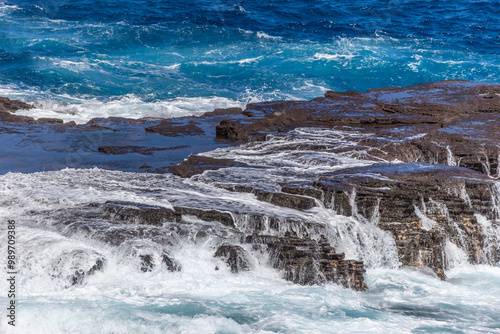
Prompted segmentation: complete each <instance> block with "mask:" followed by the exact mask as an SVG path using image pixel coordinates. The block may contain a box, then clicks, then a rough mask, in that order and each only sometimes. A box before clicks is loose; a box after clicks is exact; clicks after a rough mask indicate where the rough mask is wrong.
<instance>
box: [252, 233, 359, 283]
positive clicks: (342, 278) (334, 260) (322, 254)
mask: <svg viewBox="0 0 500 334" xmlns="http://www.w3.org/2000/svg"><path fill="white" fill-rule="evenodd" d="M245 241H246V242H249V243H253V244H265V245H266V246H267V250H268V251H269V253H270V254H271V264H272V266H273V267H274V268H277V269H281V270H283V271H284V273H285V279H286V280H288V281H292V282H294V283H297V284H302V285H312V284H325V283H328V282H334V283H337V284H340V285H342V286H344V287H346V288H352V289H355V290H358V291H363V290H366V288H367V287H366V284H365V283H364V276H363V273H364V272H365V269H364V268H363V263H362V262H359V261H354V260H345V259H344V254H338V253H335V250H334V249H333V247H331V245H330V244H329V243H328V241H327V240H326V239H324V238H321V239H320V240H319V241H316V240H312V239H307V238H306V239H300V238H297V237H293V236H290V235H288V236H285V237H282V238H281V237H271V236H248V237H247V238H246V240H245Z"/></svg>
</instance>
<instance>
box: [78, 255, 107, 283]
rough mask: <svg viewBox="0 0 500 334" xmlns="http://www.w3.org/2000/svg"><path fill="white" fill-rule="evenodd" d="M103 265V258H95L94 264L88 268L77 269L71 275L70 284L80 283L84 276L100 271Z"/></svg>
mask: <svg viewBox="0 0 500 334" xmlns="http://www.w3.org/2000/svg"><path fill="white" fill-rule="evenodd" d="M103 267H104V259H103V258H99V259H97V260H96V262H95V264H94V265H93V266H92V267H91V268H90V269H88V270H85V269H77V270H76V271H75V273H74V274H73V276H72V277H71V278H70V281H71V284H72V285H76V284H82V283H83V280H84V279H85V277H87V276H89V275H93V274H94V273H95V272H96V271H101V270H102V269H103Z"/></svg>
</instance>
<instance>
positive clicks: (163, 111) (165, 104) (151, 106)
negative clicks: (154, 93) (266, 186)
mask: <svg viewBox="0 0 500 334" xmlns="http://www.w3.org/2000/svg"><path fill="white" fill-rule="evenodd" d="M5 95H8V94H5ZM11 96H12V95H11ZM14 97H15V96H14ZM63 98H64V99H60V100H59V99H58V100H54V99H36V100H35V101H34V102H31V103H32V104H33V105H34V106H35V108H34V109H30V110H21V111H18V112H16V114H18V115H24V116H30V117H33V118H35V119H38V118H41V117H54V118H60V119H62V120H64V121H65V122H68V121H75V122H76V123H79V124H81V123H86V122H88V121H89V120H90V119H92V118H95V117H111V116H113V117H126V118H143V117H155V118H172V117H182V116H191V115H201V114H203V113H205V112H208V111H213V110H214V109H216V108H229V107H244V106H245V103H244V102H240V101H236V100H232V99H228V98H224V97H216V96H214V97H191V98H189V97H177V98H174V99H170V100H163V101H157V102H146V101H144V100H143V99H142V98H140V97H138V96H136V95H134V94H128V95H125V96H122V97H120V98H116V99H110V100H108V101H101V100H98V99H96V98H88V99H85V98H74V97H69V96H64V97H63ZM24 100H26V101H27V102H28V103H30V100H29V99H24Z"/></svg>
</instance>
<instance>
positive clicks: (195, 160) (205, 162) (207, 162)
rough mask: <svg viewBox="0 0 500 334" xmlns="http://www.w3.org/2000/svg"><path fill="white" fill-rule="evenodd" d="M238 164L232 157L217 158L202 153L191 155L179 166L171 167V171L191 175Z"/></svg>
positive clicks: (184, 175) (179, 174)
mask: <svg viewBox="0 0 500 334" xmlns="http://www.w3.org/2000/svg"><path fill="white" fill-rule="evenodd" d="M234 165H236V161H234V160H231V159H215V158H211V157H204V156H202V155H190V156H189V158H187V159H186V160H184V161H183V162H182V163H180V164H179V165H177V166H173V167H171V168H170V171H171V172H172V173H173V174H175V175H177V176H180V177H191V176H193V175H196V174H201V173H203V172H204V171H206V170H217V169H220V168H224V167H231V166H234Z"/></svg>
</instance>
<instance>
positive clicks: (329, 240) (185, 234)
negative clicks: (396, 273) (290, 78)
mask: <svg viewBox="0 0 500 334" xmlns="http://www.w3.org/2000/svg"><path fill="white" fill-rule="evenodd" d="M28 107H29V106H27V105H24V104H22V103H16V102H13V101H10V100H0V121H2V131H3V133H4V134H6V133H9V134H12V136H19V137H22V136H24V135H25V133H24V132H23V130H22V126H21V125H23V124H24V125H25V124H30V126H33V127H34V128H31V129H34V130H33V131H35V132H36V131H42V130H40V129H42V125H41V124H38V123H37V122H39V123H42V122H43V123H44V124H43V129H50V131H54V132H57V133H58V134H61V136H62V137H63V138H72V139H74V138H75V136H76V137H77V138H80V137H78V136H81V135H82V134H86V135H87V134H89V133H93V134H100V135H102V136H103V140H102V142H104V141H106V145H102V142H100V143H93V144H92V145H88V146H89V150H88V152H89V157H90V158H91V159H90V161H91V163H93V165H96V166H101V167H103V168H112V169H127V170H131V171H139V172H142V171H149V172H158V173H165V172H171V173H173V174H175V175H176V176H178V177H177V178H176V177H174V176H171V175H170V176H171V177H172V179H169V180H170V181H169V182H172V184H174V183H175V184H176V185H177V186H178V188H175V189H173V190H171V191H170V190H169V192H168V194H166V195H161V196H165V198H164V200H165V201H166V202H169V203H171V204H172V205H171V206H170V207H168V206H156V205H146V204H141V203H133V202H119V201H108V202H106V203H95V204H91V205H89V206H85V207H78V208H72V209H68V210H69V211H68V210H67V211H64V212H60V213H58V214H56V213H54V212H52V213H50V215H51V216H53V217H56V218H54V219H55V222H54V226H55V227H57V228H59V229H60V230H61V231H63V233H66V234H70V233H73V232H75V231H78V233H83V234H86V235H89V236H90V237H92V238H95V239H97V240H99V241H101V242H105V243H108V244H110V245H113V246H115V247H122V248H124V247H125V248H126V247H129V246H128V245H129V244H130V243H131V242H132V241H133V240H139V239H140V240H148V241H152V242H153V243H154V245H155V247H157V248H155V249H154V250H152V249H149V250H141V251H140V252H137V251H136V252H135V253H134V251H130V252H129V253H130V254H131V256H132V257H135V258H136V259H137V261H138V262H139V264H138V268H139V270H141V271H144V272H147V271H151V270H154V268H155V266H156V265H158V263H156V262H158V259H162V260H161V261H160V262H162V265H164V266H166V267H167V269H168V270H170V271H176V270H181V264H180V263H178V262H177V260H176V259H174V258H173V257H171V255H170V254H171V253H170V251H171V249H172V247H176V246H178V245H179V244H181V242H180V240H191V241H193V242H196V240H199V239H204V238H213V240H215V242H216V244H217V245H218V246H216V249H214V256H215V257H217V258H221V259H223V261H224V262H225V263H226V264H227V265H228V266H229V268H230V270H231V271H232V272H234V273H237V272H240V271H242V270H243V271H244V270H251V266H250V265H249V257H250V256H253V255H252V254H250V253H248V252H247V251H245V249H244V248H243V247H242V245H243V244H247V246H244V247H245V248H247V247H249V246H248V244H250V245H252V247H253V248H252V249H253V250H254V251H256V252H265V253H267V254H268V256H269V259H270V263H269V265H270V266H272V267H274V268H276V269H279V270H282V272H283V277H284V278H285V279H287V280H290V281H292V282H294V283H298V284H325V283H328V282H334V283H337V284H340V285H342V286H344V287H348V288H353V289H356V290H365V289H366V285H365V283H364V280H363V273H364V271H365V267H367V265H366V263H363V262H362V261H363V259H364V258H363V255H362V254H361V253H362V251H357V252H351V253H352V254H357V255H352V256H353V257H354V258H351V259H346V255H345V254H344V253H342V252H339V251H337V250H338V249H342V247H340V248H339V247H338V245H342V240H341V239H342V238H352V244H353V245H354V244H356V245H358V247H359V248H363V247H367V246H366V244H367V241H366V240H365V241H360V240H358V239H362V238H383V237H384V236H385V235H390V236H392V240H393V242H394V251H395V252H397V258H398V261H399V263H398V265H406V266H411V267H418V268H423V269H430V270H431V271H433V272H434V273H435V274H436V275H437V276H438V277H440V278H441V279H445V278H446V270H447V269H448V268H449V267H450V263H451V262H452V260H453V259H452V257H453V256H454V254H452V253H451V251H450V249H451V248H450V245H453V247H454V248H453V247H452V248H453V249H455V250H458V251H460V252H463V254H465V257H466V258H467V260H468V261H469V262H470V263H472V264H497V263H498V262H499V260H500V236H499V232H500V186H499V181H498V179H499V178H500V168H499V160H500V142H499V140H498V134H499V133H500V86H499V85H494V84H477V83H471V82H467V81H458V80H456V81H444V82H437V83H427V84H420V85H415V86H410V87H404V88H399V87H395V88H380V89H374V90H369V91H367V92H352V91H349V92H327V93H326V94H325V97H321V98H316V99H313V100H311V101H279V102H263V103H253V104H249V105H247V107H246V109H245V110H241V109H239V108H231V109H221V110H216V111H214V112H210V113H206V114H204V115H202V116H200V117H184V118H177V119H171V120H155V119H142V120H125V119H112V118H110V119H95V120H93V121H91V122H89V123H88V124H87V125H79V126H77V125H75V124H62V125H61V124H60V122H58V121H57V120H38V121H35V120H33V119H29V118H26V117H21V116H17V115H15V114H13V113H12V112H13V111H15V109H17V108H28ZM16 122H17V124H18V125H19V126H18V127H16V128H13V127H12V125H11V124H14V123H16ZM9 131H10V132H9ZM43 131H46V130H43ZM120 131H122V132H123V133H137V134H140V136H139V135H138V136H137V138H138V139H137V142H134V139H133V138H136V137H134V136H132V137H130V138H132V139H131V140H129V141H127V140H125V139H124V138H125V137H124V136H122V135H120V133H119V132H120ZM104 138H107V139H104ZM153 139H154V141H153ZM108 141H109V143H108ZM145 143H150V145H149V146H148V145H147V144H145ZM50 145H53V144H46V145H45V146H44V149H46V150H47V151H48V152H49V151H50V152H53V151H55V149H52V147H51V146H50ZM54 145H55V144H54ZM238 145H239V146H238ZM58 149H59V150H61V148H60V147H58ZM214 149H216V150H214ZM167 151H168V152H167ZM103 153H108V154H103ZM132 153H139V154H140V155H141V156H142V158H141V159H140V160H134V159H138V158H137V154H132ZM68 154H69V153H68ZM167 154H168V155H167ZM111 155H119V156H120V157H119V158H120V159H114V160H106V161H101V160H99V159H102V156H111ZM97 157H98V158H97ZM127 161H129V162H130V164H128V163H127ZM85 166H86V165H85ZM123 166H127V168H124V167H123ZM152 166H153V167H152ZM182 178H190V179H189V180H182ZM182 187H186V189H184V188H182ZM189 187H190V188H189ZM151 191H156V190H151ZM158 192H159V193H161V194H163V193H165V192H167V191H166V190H165V188H163V190H161V191H160V190H158ZM181 194H182V195H181ZM186 194H188V195H186ZM193 194H195V195H193ZM159 196H160V195H159ZM183 196H184V197H183ZM186 196H187V197H186ZM217 196H219V197H217ZM34 214H43V213H42V212H38V213H34ZM68 217H73V218H72V219H68ZM338 217H343V218H345V219H344V220H343V221H342V222H343V223H342V224H346V225H347V227H346V228H345V230H341V228H340V227H338V226H336V225H335V224H336V223H337V222H338V219H339V218H338ZM339 224H340V223H339ZM112 226H113V227H114V228H110V227H112ZM363 228H364V229H366V230H367V231H368V230H369V231H371V232H370V233H372V234H368V233H363V230H362V229H363ZM356 229H358V230H356ZM359 229H361V230H359ZM373 231H375V232H373ZM342 233H343V234H342ZM356 233H357V234H356ZM390 238H391V237H389V239H390ZM377 242H379V243H378V244H377V245H382V244H381V241H380V240H378V241H377ZM389 246H390V245H389ZM389 246H388V247H389ZM127 249H128V248H127ZM134 249H135V248H134ZM372 251H377V249H376V246H373V249H372ZM346 254H347V252H346ZM155 261H156V262H155ZM214 261H215V259H214ZM97 267H99V265H98V266H97ZM97 267H96V270H97V269H99V268H97ZM86 274H90V272H87V273H86ZM78 277H79V276H78V275H77V276H76V278H75V280H76V282H79V280H80V279H79V278H78Z"/></svg>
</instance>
